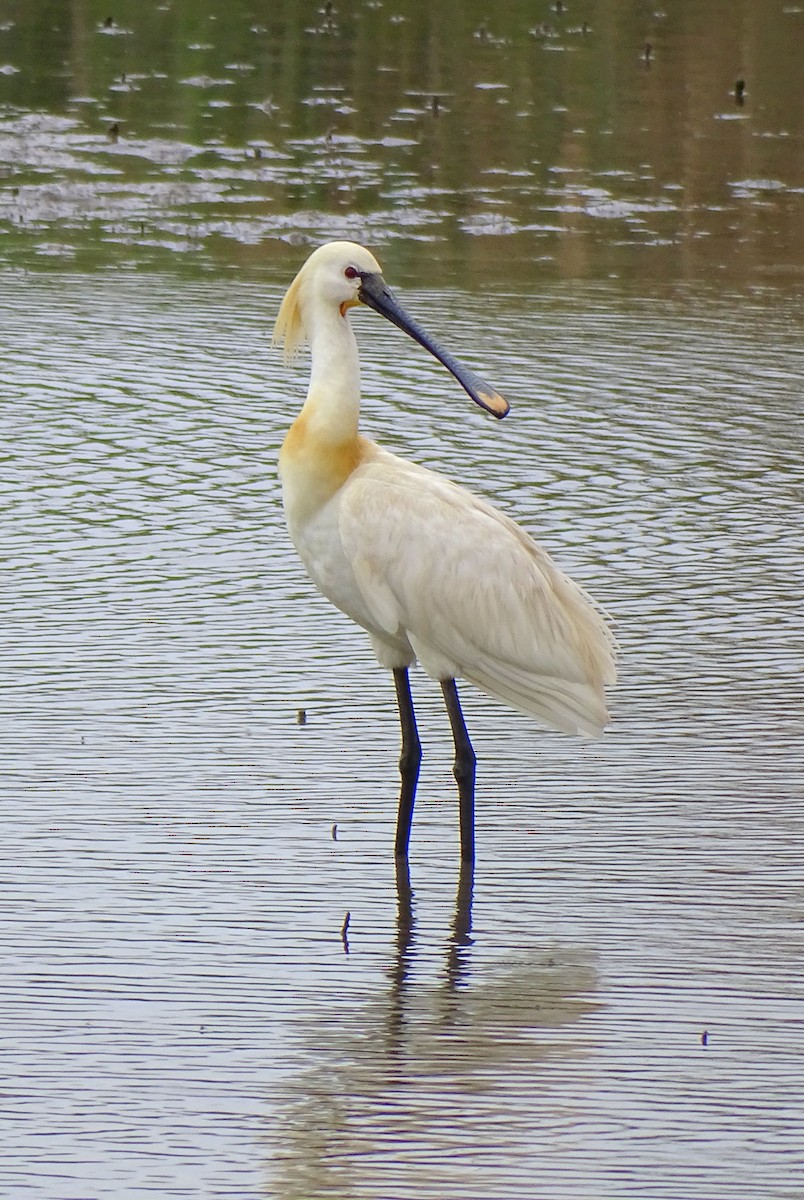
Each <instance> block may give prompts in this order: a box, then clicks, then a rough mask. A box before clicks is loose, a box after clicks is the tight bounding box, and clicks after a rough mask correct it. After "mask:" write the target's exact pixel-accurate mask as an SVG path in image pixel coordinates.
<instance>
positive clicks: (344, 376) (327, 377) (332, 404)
mask: <svg viewBox="0 0 804 1200" xmlns="http://www.w3.org/2000/svg"><path fill="white" fill-rule="evenodd" d="M314 317H315V318H316V319H314V320H312V321H310V322H309V326H308V329H309V339H310V352H311V359H312V361H311V366H310V386H309V388H308V390H307V399H306V401H305V403H304V408H303V409H302V412H303V414H304V417H305V420H306V422H307V425H308V429H309V430H310V432H311V433H315V435H316V436H317V437H319V438H322V439H325V440H332V441H334V442H340V443H342V442H344V441H346V440H349V439H351V438H356V437H357V426H358V419H359V415H360V362H359V359H358V353H357V342H356V340H355V335H354V333H353V331H352V327H351V325H350V324H349V321H348V318H347V317H346V316H342V315H341V313H340V312H339V311H338V310H337V309H335V310H334V311H333V310H332V309H329V310H324V311H321V310H320V309H319V311H318V312H317V313H315V314H314Z"/></svg>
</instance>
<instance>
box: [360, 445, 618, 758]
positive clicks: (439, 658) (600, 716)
mask: <svg viewBox="0 0 804 1200" xmlns="http://www.w3.org/2000/svg"><path fill="white" fill-rule="evenodd" d="M339 526H340V534H341V540H342V544H343V549H344V552H345V554H346V557H347V559H348V560H349V562H350V563H351V566H352V570H353V572H354V577H355V580H356V582H357V586H358V588H359V590H360V592H361V594H362V596H363V599H364V601H365V604H366V607H367V609H368V610H369V612H370V613H371V615H372V618H373V620H374V621H375V622H376V623H377V625H378V626H379V627H380V628H382V629H383V630H385V631H387V633H388V634H390V635H392V636H396V635H398V634H399V633H401V632H402V631H404V632H405V633H406V634H407V636H408V638H409V639H410V643H411V645H412V646H413V648H414V650H415V651H416V654H417V657H418V658H419V660H420V662H421V664H422V666H423V667H424V668H425V670H427V671H428V672H429V673H430V674H432V675H435V676H436V677H437V678H446V677H449V676H455V677H459V678H463V679H467V680H469V681H470V682H471V683H473V684H475V685H476V686H477V687H479V688H480V689H481V690H482V691H484V692H487V693H488V694H489V695H491V696H495V697H497V698H498V699H500V700H502V701H504V702H505V703H507V704H510V705H511V706H513V707H515V708H518V709H520V710H522V711H524V712H527V713H530V714H531V715H533V716H536V717H538V718H540V719H541V720H542V721H543V722H545V724H547V725H550V726H552V727H554V728H558V729H562V730H565V731H567V732H573V733H578V732H580V733H588V734H591V735H592V736H596V735H597V734H599V733H600V732H602V729H603V727H604V726H605V724H606V723H607V720H608V717H607V714H606V708H605V697H604V693H603V686H604V684H606V683H613V682H614V653H613V652H614V639H613V637H612V635H611V632H610V630H609V628H608V626H607V625H606V623H605V621H604V620H603V618H602V617H601V615H600V614H599V613H598V611H597V610H596V609H595V607H594V605H593V603H592V602H591V600H590V599H589V598H588V597H587V596H586V595H585V593H584V592H583V591H582V590H581V589H580V588H579V587H577V585H576V584H574V583H573V582H572V581H571V580H570V579H568V578H567V576H566V575H564V574H563V572H561V571H560V570H559V569H558V568H557V567H556V566H555V564H554V563H553V562H552V561H551V559H550V558H549V556H548V555H547V554H546V553H545V551H544V550H542V549H541V548H540V547H539V546H538V545H537V544H536V543H535V542H534V541H533V540H532V539H531V538H530V537H528V535H527V534H526V533H525V532H524V531H523V530H522V529H520V528H519V526H518V525H516V524H515V523H514V522H513V521H511V520H510V519H509V518H507V517H505V516H504V515H503V514H502V513H499V512H498V511H497V510H496V509H494V508H493V507H492V506H491V505H489V504H487V503H485V502H484V501H482V500H479V499H478V498H477V497H475V496H473V495H472V494H471V493H470V492H467V491H466V490H464V489H463V488H460V487H458V486H457V485H456V484H453V483H451V482H450V481H449V480H447V479H444V478H443V477H442V476H440V475H436V474H434V473H433V472H431V471H427V470H426V469H425V468H423V467H418V466H416V465H414V464H412V463H407V462H405V461H404V460H402V459H399V458H396V457H395V456H394V455H390V454H387V453H386V452H384V451H379V453H377V455H376V457H373V459H372V460H371V461H368V462H364V464H363V465H361V466H360V467H359V468H358V469H357V470H356V471H355V472H354V473H353V474H352V475H351V477H350V479H349V482H348V484H347V486H346V487H345V488H344V493H343V495H342V497H341V502H340V513H339Z"/></svg>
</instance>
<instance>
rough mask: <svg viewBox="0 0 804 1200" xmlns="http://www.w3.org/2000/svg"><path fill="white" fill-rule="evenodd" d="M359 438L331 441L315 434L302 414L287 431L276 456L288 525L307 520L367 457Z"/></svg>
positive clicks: (322, 434)
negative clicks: (277, 457)
mask: <svg viewBox="0 0 804 1200" xmlns="http://www.w3.org/2000/svg"><path fill="white" fill-rule="evenodd" d="M367 444H368V443H367V442H366V439H365V438H362V437H360V436H359V435H353V436H350V437H347V438H341V437H331V436H327V435H326V434H325V433H322V432H320V431H316V430H315V429H314V428H312V427H311V423H310V421H309V419H308V418H307V415H306V414H305V413H301V415H300V416H299V417H297V419H296V420H295V421H294V422H293V424H292V425H291V427H290V429H289V430H288V433H287V437H286V438H285V441H284V443H283V445H282V449H281V451H280V454H279V475H280V478H281V480H282V494H283V502H284V505H285V512H286V514H287V518H288V521H289V523H290V524H291V525H294V524H298V523H299V522H303V521H305V520H306V519H309V518H310V517H311V516H312V515H313V514H314V513H316V512H317V511H318V510H319V509H321V508H322V507H323V506H324V505H325V504H327V503H328V502H329V501H330V500H331V499H332V497H333V496H334V495H335V494H336V493H337V492H338V491H339V490H340V489H341V488H342V487H343V486H344V484H345V483H346V482H347V480H348V479H349V476H350V475H351V474H352V472H353V471H354V470H355V469H356V468H357V467H358V466H359V465H360V463H361V462H362V461H363V458H364V457H365V454H366V446H367Z"/></svg>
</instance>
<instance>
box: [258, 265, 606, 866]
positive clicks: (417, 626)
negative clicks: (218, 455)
mask: <svg viewBox="0 0 804 1200" xmlns="http://www.w3.org/2000/svg"><path fill="white" fill-rule="evenodd" d="M361 304H362V305H367V306H368V307H369V308H373V309H374V310H375V311H376V312H378V313H380V314H382V316H384V317H387V318H388V319H389V320H390V321H392V322H393V324H395V325H397V326H398V327H399V328H400V329H402V330H404V331H405V332H406V333H408V334H409V335H410V336H411V337H412V338H413V339H414V340H415V341H417V342H419V343H420V344H421V345H422V346H423V347H424V348H425V349H427V350H429V352H430V353H431V354H432V355H434V356H435V358H437V359H438V360H439V361H440V362H441V363H443V364H444V366H445V367H446V368H447V369H448V370H449V371H450V372H451V373H452V375H454V377H455V379H456V380H457V381H458V383H460V384H461V386H462V387H463V388H464V389H465V390H466V392H467V393H468V394H469V396H471V398H472V399H473V400H474V401H475V402H476V403H477V404H479V405H480V406H481V407H482V408H485V409H487V410H488V411H489V412H491V413H493V415H494V416H495V417H504V416H505V415H506V413H507V412H508V404H507V403H506V401H505V400H504V399H503V398H502V396H500V395H499V394H498V393H497V392H496V391H495V390H494V388H492V387H490V386H489V385H488V384H487V383H485V382H484V381H483V380H482V379H481V378H480V377H479V376H477V375H475V373H474V372H472V371H470V370H468V369H467V368H466V367H464V366H462V365H461V364H460V363H459V362H457V361H456V360H455V359H454V358H453V357H452V355H451V354H449V353H448V352H447V351H446V350H444V349H442V347H441V346H440V345H439V344H438V343H437V342H435V341H434V340H433V339H432V338H430V337H429V336H428V335H427V334H426V333H425V332H424V330H423V329H422V328H421V327H420V326H419V325H417V324H416V322H415V321H414V320H413V319H412V318H411V317H410V316H408V314H407V313H406V311H405V310H404V308H403V307H402V305H401V304H400V303H399V301H398V300H397V299H396V297H395V296H394V295H393V293H392V292H391V291H390V290H389V288H388V287H387V285H386V283H385V280H384V279H383V277H382V273H381V269H380V265H379V263H378V262H377V260H376V258H375V257H374V256H373V254H371V253H370V252H369V251H368V250H366V249H365V248H364V247H363V246H359V245H357V244H356V243H354V242H329V243H327V244H326V245H323V246H320V247H319V248H318V249H317V250H315V251H313V253H312V254H311V255H310V257H309V258H308V259H307V261H306V262H305V263H304V265H303V266H302V268H301V270H300V271H299V273H298V275H297V276H296V277H295V279H294V280H293V282H292V283H291V285H290V287H289V288H288V290H287V293H286V295H285V297H284V299H283V301H282V304H281V306H280V309H279V314H278V316H277V320H276V326H275V330H274V343H275V344H282V345H283V346H284V349H285V353H286V355H287V356H292V355H293V353H294V352H295V351H296V350H297V349H298V348H299V347H300V346H301V345H302V343H304V342H305V341H306V342H308V343H309V346H310V350H311V357H312V363H311V374H310V384H309V389H308V392H307V399H306V400H305V403H304V406H303V407H302V410H301V412H300V414H299V416H298V417H297V418H296V420H295V421H294V422H293V424H292V425H291V427H290V429H289V431H288V434H287V436H286V438H285V441H284V443H283V446H282V450H281V452H280V456H279V472H280V477H281V480H282V491H283V503H284V508H285V515H286V518H287V523H288V529H289V532H290V536H291V540H292V541H293V543H294V545H295V547H296V550H297V551H298V554H299V557H300V558H301V560H302V562H303V564H304V566H305V567H306V569H307V571H308V573H309V575H310V577H311V579H312V580H313V582H314V583H315V585H316V586H317V587H318V589H319V590H320V591H321V592H322V593H323V594H324V596H326V597H327V599H329V600H330V601H331V602H332V603H333V604H334V605H335V606H336V607H337V608H339V609H341V611H342V612H344V613H346V615H347V616H348V617H351V618H352V620H353V621H355V622H356V623H357V624H358V625H360V626H362V627H363V629H365V630H366V632H367V633H368V635H369V638H370V639H371V645H372V647H373V650H374V653H375V655H376V656H377V659H378V660H379V662H380V664H381V666H383V667H385V668H388V669H390V670H391V671H392V672H393V677H394V683H395V686H396V698H397V704H398V707H399V719H400V725H401V732H402V749H401V755H400V760H399V771H400V777H401V788H400V794H399V808H398V814H397V825H396V841H395V852H396V855H397V858H398V859H407V856H408V846H409V842H410V831H411V823H412V820H413V806H414V802H415V798H416V785H417V783H418V778H419V767H420V763H421V756H422V750H421V743H420V740H419V734H418V730H417V726H416V715H415V712H414V708H413V701H412V697H411V690H410V681H409V677H408V669H409V667H410V666H411V665H412V664H413V663H414V661H415V660H417V659H418V661H419V663H420V664H421V666H422V667H423V668H424V670H425V671H426V672H427V673H428V674H429V675H431V676H432V677H433V678H434V679H436V680H438V682H439V683H440V685H441V690H442V692H443V696H444V702H445V704H446V709H447V715H448V717H449V721H450V725H451V728H452V736H453V741H454V745H455V760H454V765H453V772H454V775H455V779H456V782H457V785H458V797H459V825H460V843H461V858H462V860H463V861H464V862H472V861H473V860H474V847H475V839H474V793H475V763H476V759H475V753H474V750H473V748H472V743H471V741H470V739H469V734H468V732H467V729H466V724H465V722H464V718H463V713H462V711H461V705H460V700H459V698H458V691H457V687H456V683H455V681H456V679H465V680H467V681H468V682H469V683H472V684H474V685H475V686H476V687H477V688H479V689H480V690H481V691H482V692H485V693H486V694H487V695H488V696H492V697H494V698H495V699H496V700H501V701H502V702H503V703H505V704H508V705H510V706H511V707H512V708H514V709H518V710H519V711H521V712H524V713H527V714H529V715H530V716H532V717H536V718H537V719H538V720H539V721H540V722H541V723H542V724H544V725H546V726H548V727H550V728H553V729H559V730H563V731H564V732H567V733H576V734H586V735H589V736H592V737H596V736H599V735H600V734H601V733H602V731H603V728H604V726H605V725H606V724H607V721H608V715H607V712H606V704H605V694H604V685H606V684H611V683H613V682H614V677H615V673H614V649H615V643H614V639H613V636H612V634H611V631H610V629H609V627H608V625H607V623H606V621H605V620H604V618H603V616H602V615H601V613H600V612H599V611H598V609H597V608H596V607H595V605H594V603H593V602H592V601H591V600H590V598H589V597H588V596H587V595H586V594H585V593H584V592H583V591H582V590H581V589H580V588H579V587H578V586H577V585H576V584H575V583H573V582H572V580H570V579H569V578H568V577H567V576H566V575H564V574H563V573H562V572H561V571H560V570H559V569H558V567H556V566H555V564H554V563H553V562H552V560H551V559H550V558H549V556H548V554H547V553H546V551H545V550H543V549H542V548H541V547H540V546H538V545H537V544H536V542H534V541H533V540H532V538H531V537H529V535H528V534H527V533H525V531H524V530H523V529H521V528H520V527H519V526H518V525H517V524H515V522H514V521H512V520H511V519H510V518H509V517H507V516H505V515H504V514H503V513H501V512H499V511H498V510H497V509H496V508H494V507H493V506H492V505H491V504H489V503H488V502H487V501H485V500H482V499H480V498H478V497H477V496H475V495H473V494H472V493H471V492H469V491H467V490H465V489H464V488H462V487H459V486H458V485H457V484H455V483H452V482H451V481H450V480H448V479H446V478H445V477H444V476H442V475H440V474H438V473H436V472H434V471H430V470H428V469H426V468H425V467H421V466H419V465H418V464H416V463H413V462H409V461H407V460H406V459H404V458H400V457H398V456H397V455H395V454H391V453H389V452H388V451H387V450H384V449H382V448H381V447H380V446H378V445H377V444H376V443H374V442H372V441H369V440H368V439H367V438H365V437H362V436H361V434H360V433H359V431H358V419H359V414H360V370H359V363H358V352H357V343H356V341H355V336H354V333H353V331H352V328H351V325H350V322H349V316H348V313H349V310H350V309H351V308H354V307H356V306H357V305H361ZM400 376H401V379H402V380H404V371H401V372H400Z"/></svg>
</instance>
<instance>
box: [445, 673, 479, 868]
mask: <svg viewBox="0 0 804 1200" xmlns="http://www.w3.org/2000/svg"><path fill="white" fill-rule="evenodd" d="M441 691H442V692H443V693H444V702H445V704H446V706H447V715H448V716H449V723H450V725H451V726H452V740H453V741H454V742H455V764H454V766H453V768H452V770H453V774H454V775H455V781H456V783H457V784H458V806H459V812H460V823H461V858H462V859H463V861H464V862H467V863H470V862H474V861H475V762H476V759H475V752H474V750H473V749H472V743H471V742H470V741H469V734H468V733H467V731H466V723H465V721H464V719H463V713H462V712H461V702H460V700H459V699H458V689H457V687H456V686H455V680H454V679H442V680H441Z"/></svg>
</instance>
